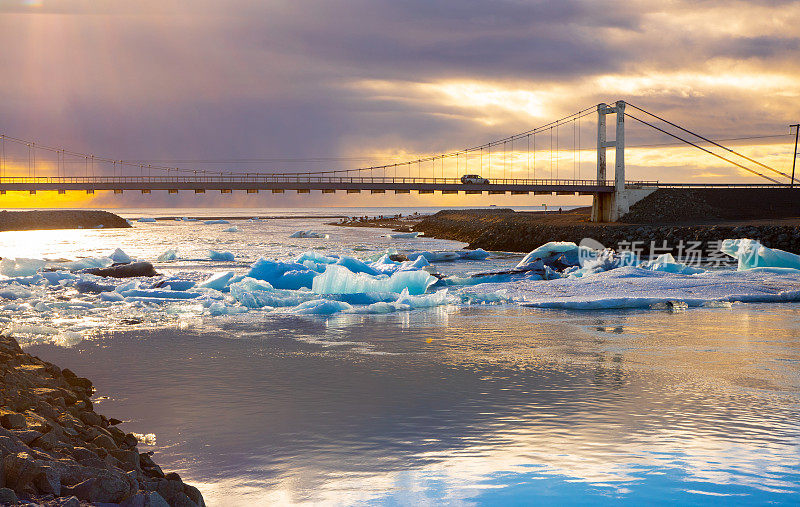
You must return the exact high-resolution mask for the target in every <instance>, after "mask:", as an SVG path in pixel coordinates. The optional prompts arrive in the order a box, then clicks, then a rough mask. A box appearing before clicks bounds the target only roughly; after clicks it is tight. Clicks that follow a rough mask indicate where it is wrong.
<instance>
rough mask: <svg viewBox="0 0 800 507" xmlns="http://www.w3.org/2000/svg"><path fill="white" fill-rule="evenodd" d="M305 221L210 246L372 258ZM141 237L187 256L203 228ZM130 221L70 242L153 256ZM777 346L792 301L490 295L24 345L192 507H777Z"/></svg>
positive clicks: (793, 413)
mask: <svg viewBox="0 0 800 507" xmlns="http://www.w3.org/2000/svg"><path fill="white" fill-rule="evenodd" d="M307 225H308V224H307V223H305V222H304V223H300V222H291V223H289V222H285V223H282V224H276V225H274V226H270V227H271V228H270V229H269V231H268V232H264V233H263V234H262V235H261V236H259V237H254V236H253V235H249V236H247V238H248V239H247V240H242V239H238V238H237V239H235V240H234V238H232V242H231V243H230V248H229V249H230V250H232V251H237V252H238V253H241V254H242V255H256V253H257V254H258V255H265V252H264V251H263V250H268V251H270V252H272V253H273V254H274V255H275V256H279V255H286V256H289V255H296V253H299V251H302V249H307V247H308V245H309V244H310V243H309V242H311V244H315V245H316V246H319V247H325V248H334V245H336V248H337V249H341V250H342V251H346V250H348V249H353V248H356V247H358V246H359V245H366V246H368V247H369V249H370V250H374V251H377V250H379V249H384V248H387V247H388V246H390V241H389V240H376V239H375V231H371V230H368V229H364V230H360V229H356V230H353V229H335V228H331V229H330V231H329V230H325V232H330V233H331V234H334V235H335V236H334V237H332V239H331V240H328V242H327V243H323V242H319V244H318V245H317V244H316V243H314V241H315V240H308V241H306V242H303V244H302V245H298V246H292V244H291V243H287V241H286V240H285V236H286V233H287V232H290V231H293V230H297V229H301V228H306V229H307V228H310V227H308V226H307ZM161 230H172V231H178V230H180V231H181V232H180V233H178V232H171V234H173V236H171V237H170V238H169V239H168V240H169V241H172V242H174V243H176V244H178V243H181V242H184V243H185V244H179V248H184V249H186V250H188V251H189V253H191V252H195V251H196V252H198V254H199V253H200V252H202V251H203V249H204V248H207V247H208V246H209V245H212V244H214V241H215V240H217V238H224V235H222V236H220V235H216V236H215V235H212V234H209V233H204V234H202V235H201V234H198V233H197V232H196V231H192V230H191V229H189V228H186V229H177V228H172V229H168V228H167V227H166V226H165V227H163V228H162V229H161ZM206 230H208V229H206ZM146 231H148V229H145V228H141V229H139V230H135V231H132V232H128V233H124V232H119V233H118V232H114V233H111V235H108V234H106V235H102V233H100V232H99V231H85V232H84V233H83V234H84V236H82V237H83V238H84V239H85V238H86V237H87V236H86V235H89V236H91V237H95V236H93V235H97V236H96V237H97V238H98V243H97V246H96V249H97V251H98V252H100V253H107V251H108V250H109V249H110V248H111V249H113V247H116V246H122V247H123V249H125V250H126V251H128V250H129V249H130V250H131V252H129V253H132V254H139V255H140V256H143V257H144V256H145V255H143V254H142V253H140V252H137V248H139V249H140V250H141V251H143V252H145V253H147V254H148V255H149V254H151V253H153V252H156V253H159V251H163V249H164V247H165V246H168V245H167V244H166V242H167V240H165V238H164V237H161V238H158V237H154V236H153V234H152V228H151V229H149V233H145V232H146ZM105 232H106V233H109V232H111V231H105ZM126 234H127V235H126ZM215 234H217V233H215ZM270 234H272V235H273V236H269V235H270ZM192 236H194V237H195V239H194V241H193V242H192ZM109 238H113V241H112V240H111V239H109ZM280 238H284V239H280ZM101 240H102V241H101ZM420 241H425V242H428V243H426V244H425V245H424V246H421V247H420V249H436V248H437V247H438V248H446V247H449V248H454V247H457V245H456V244H454V243H452V242H442V241H440V240H431V239H427V240H420ZM84 246H85V244H84ZM62 248H67V247H66V246H64V247H62ZM56 250H58V249H57V248H53V252H54V253H57V252H56ZM338 251H340V250H337V252H338ZM93 254H94V253H88V254H87V255H93ZM266 254H267V255H269V253H266ZM187 269H188V268H187ZM453 269H462V268H453ZM464 269H466V268H464ZM472 269H475V268H474V266H473V267H472ZM798 336H800V305H798V304H783V305H778V304H761V305H755V304H753V305H734V307H733V308H719V309H706V308H700V309H691V310H689V311H686V312H682V313H667V312H658V311H605V312H563V311H555V310H551V311H546V310H537V309H533V308H522V307H518V306H514V305H499V306H480V307H468V306H463V307H456V306H448V307H439V308H435V309H431V310H417V311H414V312H405V313H397V314H391V315H385V316H374V315H337V316H334V317H332V318H330V319H323V318H313V317H308V318H306V317H291V316H285V315H284V316H267V315H265V316H264V317H263V319H260V320H253V319H237V318H236V317H220V318H214V319H211V318H208V319H205V318H204V319H196V320H193V321H191V322H189V323H188V324H187V325H184V326H183V327H182V328H166V329H137V330H130V331H118V330H106V331H102V332H100V333H99V334H98V335H97V336H96V337H95V339H93V340H87V341H83V342H81V343H79V344H77V345H75V346H74V347H72V348H59V347H55V346H52V345H35V346H30V347H28V350H29V351H31V352H32V353H34V354H37V355H40V356H41V357H43V358H44V359H47V360H51V361H54V362H56V363H57V364H59V365H60V366H62V367H69V368H72V369H75V370H76V371H77V372H78V373H79V374H82V375H86V376H88V377H90V378H92V380H93V381H94V382H95V385H96V386H97V388H98V394H101V395H108V396H110V399H107V400H98V405H99V408H98V410H100V411H101V412H103V413H105V414H107V415H109V416H115V417H119V418H121V419H126V420H127V422H126V424H125V426H124V427H125V428H126V429H127V430H128V431H135V432H137V433H155V434H156V435H157V442H156V445H155V446H154V447H153V449H154V450H156V458H157V460H158V461H159V463H161V464H162V465H163V466H164V468H165V469H176V470H178V471H179V472H180V473H181V476H182V477H184V478H185V479H186V480H187V482H190V483H194V484H197V485H199V486H200V487H201V489H202V490H203V492H204V494H205V496H206V498H207V500H208V501H209V503H210V504H215V505H231V504H236V505H249V504H267V503H280V504H285V503H304V502H308V503H335V504H343V503H344V504H354V503H356V504H357V503H404V504H417V503H462V502H463V503H483V504H486V503H488V504H530V503H548V504H556V503H558V504H578V503H580V504H595V503H606V502H608V501H615V502H621V503H630V504H642V503H646V504H674V503H682V504H709V503H719V504H726V505H727V504H737V503H748V504H750V503H780V504H797V503H798V502H800V465H799V464H798V463H799V462H800V445H798V444H800V439H799V438H798V437H799V436H800V423H798V421H800V417H799V416H800V413H799V412H800V403H799V402H800V399H799V398H800V396H799V395H800V345H799V344H798V340H797V337H798Z"/></svg>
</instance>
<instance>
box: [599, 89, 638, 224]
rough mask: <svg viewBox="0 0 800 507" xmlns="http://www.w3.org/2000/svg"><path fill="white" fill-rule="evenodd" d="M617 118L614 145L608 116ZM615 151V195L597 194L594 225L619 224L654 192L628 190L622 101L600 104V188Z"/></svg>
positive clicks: (605, 182)
mask: <svg viewBox="0 0 800 507" xmlns="http://www.w3.org/2000/svg"><path fill="white" fill-rule="evenodd" d="M609 114H613V115H615V116H616V132H615V137H614V140H613V141H608V140H607V132H606V116H608V115H609ZM608 148H614V150H615V154H614V185H613V186H614V192H613V193H597V194H594V200H593V202H592V221H593V222H616V221H617V220H618V219H619V218H620V217H621V216H623V215H624V214H625V213H627V212H628V210H629V209H630V207H631V205H632V204H634V203H635V202H637V201H639V200H641V199H643V198H645V197H646V196H647V195H649V194H650V193H651V192H653V189H642V188H626V187H625V101H623V100H618V101H617V102H616V103H614V105H613V106H609V105H608V104H604V103H600V104H597V184H598V185H606V184H607V180H606V153H607V150H608Z"/></svg>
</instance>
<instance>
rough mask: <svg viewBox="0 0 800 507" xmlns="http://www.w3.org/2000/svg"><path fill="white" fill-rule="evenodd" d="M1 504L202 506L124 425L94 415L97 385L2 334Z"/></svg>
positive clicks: (200, 499)
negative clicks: (121, 427) (162, 467)
mask: <svg viewBox="0 0 800 507" xmlns="http://www.w3.org/2000/svg"><path fill="white" fill-rule="evenodd" d="M0 386H2V392H0V424H1V425H2V427H0V505H13V504H16V503H20V504H35V505H46V506H56V505H58V506H70V507H77V506H80V505H97V504H103V505H110V504H116V505H121V506H123V507H133V506H141V507H144V506H148V505H150V506H165V505H170V506H187V507H191V506H197V505H200V506H202V505H204V501H203V497H202V495H201V494H200V491H199V490H198V489H197V488H195V487H193V486H190V485H188V484H184V483H183V481H181V478H180V477H179V476H178V474H176V473H174V472H173V473H167V474H165V473H164V472H163V471H162V470H161V468H160V467H159V466H158V465H157V464H156V463H155V462H153V460H152V458H151V457H150V453H140V452H139V451H138V449H137V443H138V442H137V438H136V437H135V436H134V435H133V434H131V433H126V432H125V431H123V430H121V429H119V428H118V425H119V424H120V423H121V421H119V420H116V419H113V418H107V417H105V416H104V415H100V414H98V413H96V412H95V411H94V409H93V407H92V402H91V400H90V397H91V395H92V393H93V392H94V388H93V386H92V382H91V381H90V380H88V379H86V378H83V377H79V376H77V375H75V374H74V373H73V372H71V371H70V370H68V369H64V370H61V369H60V368H59V367H58V366H56V365H54V364H51V363H48V362H46V361H42V360H41V359H39V358H37V357H35V356H32V355H30V354H27V353H25V352H23V351H22V349H21V348H20V346H19V344H18V343H17V342H16V340H14V339H13V338H9V337H4V336H0Z"/></svg>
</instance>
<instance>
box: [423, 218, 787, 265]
mask: <svg viewBox="0 0 800 507" xmlns="http://www.w3.org/2000/svg"><path fill="white" fill-rule="evenodd" d="M413 229H414V231H418V232H423V233H424V234H425V235H426V236H434V237H437V238H443V239H452V240H456V241H462V242H464V243H468V244H469V248H483V249H484V250H495V251H505V252H530V251H531V250H533V249H535V248H536V247H538V246H540V245H543V244H544V243H547V242H548V241H572V242H575V243H580V241H581V240H582V239H584V238H591V239H594V240H596V241H599V242H600V243H602V244H603V245H604V246H606V247H611V248H615V249H618V250H622V249H636V248H641V249H643V251H644V253H645V254H647V253H648V250H649V249H650V248H651V245H652V246H654V247H656V248H657V250H658V253H667V252H670V253H672V254H673V255H676V256H678V255H681V256H682V255H683V254H685V250H686V249H687V248H690V247H693V248H695V249H699V250H700V251H701V252H702V253H701V255H702V256H708V255H712V254H713V252H714V249H715V245H716V244H717V243H718V242H719V241H721V240H723V239H727V238H751V239H757V240H759V241H761V242H762V244H764V245H765V246H768V247H770V248H780V249H781V250H787V251H790V252H795V253H800V220H797V219H775V220H761V221H740V222H717V223H707V224H665V225H656V224H627V223H594V222H590V221H589V209H588V208H579V209H577V210H572V211H569V212H564V213H561V214H558V213H553V214H547V215H545V214H542V213H517V212H514V211H512V210H459V211H440V212H438V213H436V214H434V215H431V216H429V217H427V218H424V219H423V220H421V221H420V222H419V223H417V224H416V225H415V226H414V227H413Z"/></svg>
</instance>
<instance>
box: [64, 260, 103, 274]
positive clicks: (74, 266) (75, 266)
mask: <svg viewBox="0 0 800 507" xmlns="http://www.w3.org/2000/svg"><path fill="white" fill-rule="evenodd" d="M113 263H114V261H112V260H111V258H110V257H84V258H83V259H78V260H76V261H73V262H68V263H67V264H64V268H66V269H68V270H70V271H81V270H83V269H90V268H107V267H108V266H110V265H112V264H113Z"/></svg>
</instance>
